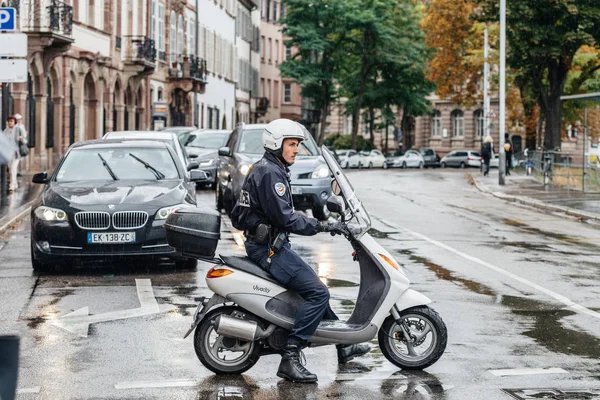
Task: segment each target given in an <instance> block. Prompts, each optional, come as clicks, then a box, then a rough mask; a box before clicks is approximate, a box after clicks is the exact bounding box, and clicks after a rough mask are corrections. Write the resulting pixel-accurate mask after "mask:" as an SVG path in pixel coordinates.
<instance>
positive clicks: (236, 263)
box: [220, 256, 283, 286]
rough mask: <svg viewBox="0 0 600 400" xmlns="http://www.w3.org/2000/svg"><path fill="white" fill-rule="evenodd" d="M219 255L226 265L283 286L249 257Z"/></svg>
mask: <svg viewBox="0 0 600 400" xmlns="http://www.w3.org/2000/svg"><path fill="white" fill-rule="evenodd" d="M220 257H221V259H222V260H223V262H225V264H226V265H228V266H230V267H232V268H234V269H239V270H240V271H244V272H247V273H249V274H252V275H254V276H258V277H259V278H261V279H265V280H267V281H271V282H274V283H276V284H278V285H280V286H283V285H282V284H281V283H280V282H279V281H278V280H277V279H275V278H274V277H273V275H271V274H270V273H268V272H267V271H265V270H264V269H262V268H261V267H260V265H258V264H257V263H255V262H254V261H252V260H251V259H250V258H249V257H238V256H220Z"/></svg>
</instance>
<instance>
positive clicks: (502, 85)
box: [498, 0, 506, 185]
mask: <svg viewBox="0 0 600 400" xmlns="http://www.w3.org/2000/svg"><path fill="white" fill-rule="evenodd" d="M499 118H500V131H499V133H500V138H499V139H500V140H499V143H500V160H499V165H498V183H499V184H500V185H504V174H505V173H506V152H505V151H504V131H505V129H506V0H500V116H499Z"/></svg>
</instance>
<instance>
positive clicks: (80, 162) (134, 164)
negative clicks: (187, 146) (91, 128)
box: [56, 147, 180, 182]
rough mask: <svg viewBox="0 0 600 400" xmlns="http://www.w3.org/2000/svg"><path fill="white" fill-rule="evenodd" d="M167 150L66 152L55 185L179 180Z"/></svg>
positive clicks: (110, 149)
mask: <svg viewBox="0 0 600 400" xmlns="http://www.w3.org/2000/svg"><path fill="white" fill-rule="evenodd" d="M179 178H180V177H179V172H178V171H177V166H176V164H175V161H174V160H173V157H171V153H169V151H168V150H167V149H166V148H122V147H120V148H79V149H73V150H71V151H70V152H69V154H68V155H67V157H66V158H65V160H64V162H63V163H62V164H61V166H60V169H59V170H58V172H57V174H56V181H57V182H74V181H90V180H110V181H112V180H128V179H130V180H162V179H179Z"/></svg>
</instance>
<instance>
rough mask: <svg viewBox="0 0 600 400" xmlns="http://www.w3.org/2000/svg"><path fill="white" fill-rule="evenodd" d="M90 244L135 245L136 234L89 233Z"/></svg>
mask: <svg viewBox="0 0 600 400" xmlns="http://www.w3.org/2000/svg"><path fill="white" fill-rule="evenodd" d="M88 243H135V232H102V233H98V232H88Z"/></svg>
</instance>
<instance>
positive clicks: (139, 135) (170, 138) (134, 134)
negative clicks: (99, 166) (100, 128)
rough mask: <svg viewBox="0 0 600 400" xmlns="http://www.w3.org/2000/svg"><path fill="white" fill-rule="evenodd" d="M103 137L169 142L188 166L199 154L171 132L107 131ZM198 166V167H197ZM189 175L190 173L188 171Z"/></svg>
mask: <svg viewBox="0 0 600 400" xmlns="http://www.w3.org/2000/svg"><path fill="white" fill-rule="evenodd" d="M102 139H127V140H158V141H161V142H166V143H168V144H169V145H170V146H171V147H172V148H173V149H174V150H175V153H177V156H178V157H179V159H180V161H181V163H182V164H183V165H185V166H186V167H187V165H188V164H189V163H190V162H192V160H193V159H194V158H196V157H198V156H197V155H195V154H194V155H191V154H188V152H187V150H186V149H185V146H183V145H182V144H181V142H179V140H178V138H177V135H176V134H174V133H171V132H156V131H115V132H106V133H105V134H104V136H102ZM196 165H197V164H196ZM196 168H197V167H196ZM186 174H188V175H189V173H187V172H186Z"/></svg>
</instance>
